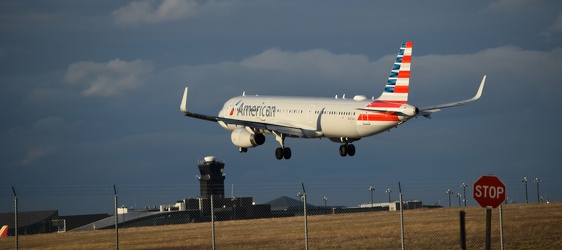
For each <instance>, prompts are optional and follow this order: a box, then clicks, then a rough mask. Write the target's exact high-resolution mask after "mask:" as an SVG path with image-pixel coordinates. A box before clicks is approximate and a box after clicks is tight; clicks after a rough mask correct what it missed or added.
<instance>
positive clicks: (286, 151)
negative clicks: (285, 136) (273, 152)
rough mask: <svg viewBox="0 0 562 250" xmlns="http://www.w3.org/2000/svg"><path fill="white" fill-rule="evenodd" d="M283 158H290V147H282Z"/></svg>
mask: <svg viewBox="0 0 562 250" xmlns="http://www.w3.org/2000/svg"><path fill="white" fill-rule="evenodd" d="M283 158H285V159H286V160H288V159H291V148H284V149H283Z"/></svg>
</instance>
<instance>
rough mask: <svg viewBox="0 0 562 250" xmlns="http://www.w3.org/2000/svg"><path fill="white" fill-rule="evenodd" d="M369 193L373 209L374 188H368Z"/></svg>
mask: <svg viewBox="0 0 562 250" xmlns="http://www.w3.org/2000/svg"><path fill="white" fill-rule="evenodd" d="M369 191H371V208H373V191H375V188H374V187H373V186H370V187H369Z"/></svg>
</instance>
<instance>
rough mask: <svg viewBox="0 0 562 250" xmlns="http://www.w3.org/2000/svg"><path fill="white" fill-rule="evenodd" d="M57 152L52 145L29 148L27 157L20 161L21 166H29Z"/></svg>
mask: <svg viewBox="0 0 562 250" xmlns="http://www.w3.org/2000/svg"><path fill="white" fill-rule="evenodd" d="M56 152H57V147H56V146H53V145H39V146H35V147H33V148H31V149H30V150H29V151H28V152H27V155H26V156H25V157H24V158H23V160H21V165H22V166H29V165H31V164H33V163H34V162H36V161H37V160H39V159H41V158H43V157H45V156H48V155H52V154H54V153H56Z"/></svg>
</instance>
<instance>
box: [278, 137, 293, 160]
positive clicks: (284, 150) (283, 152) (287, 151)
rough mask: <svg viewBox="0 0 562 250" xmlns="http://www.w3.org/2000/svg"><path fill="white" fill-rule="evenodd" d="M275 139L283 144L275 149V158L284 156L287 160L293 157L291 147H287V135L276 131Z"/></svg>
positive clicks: (279, 158)
mask: <svg viewBox="0 0 562 250" xmlns="http://www.w3.org/2000/svg"><path fill="white" fill-rule="evenodd" d="M275 140H277V141H278V142H279V144H281V147H279V148H276V149H275V158H277V160H281V159H283V158H285V159H286V160H288V159H291V148H289V147H285V135H284V134H277V133H275Z"/></svg>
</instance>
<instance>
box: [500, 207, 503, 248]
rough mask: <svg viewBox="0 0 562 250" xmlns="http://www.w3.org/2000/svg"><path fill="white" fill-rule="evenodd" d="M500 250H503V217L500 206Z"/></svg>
mask: <svg viewBox="0 0 562 250" xmlns="http://www.w3.org/2000/svg"><path fill="white" fill-rule="evenodd" d="M500 248H501V250H503V215H502V205H500Z"/></svg>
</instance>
